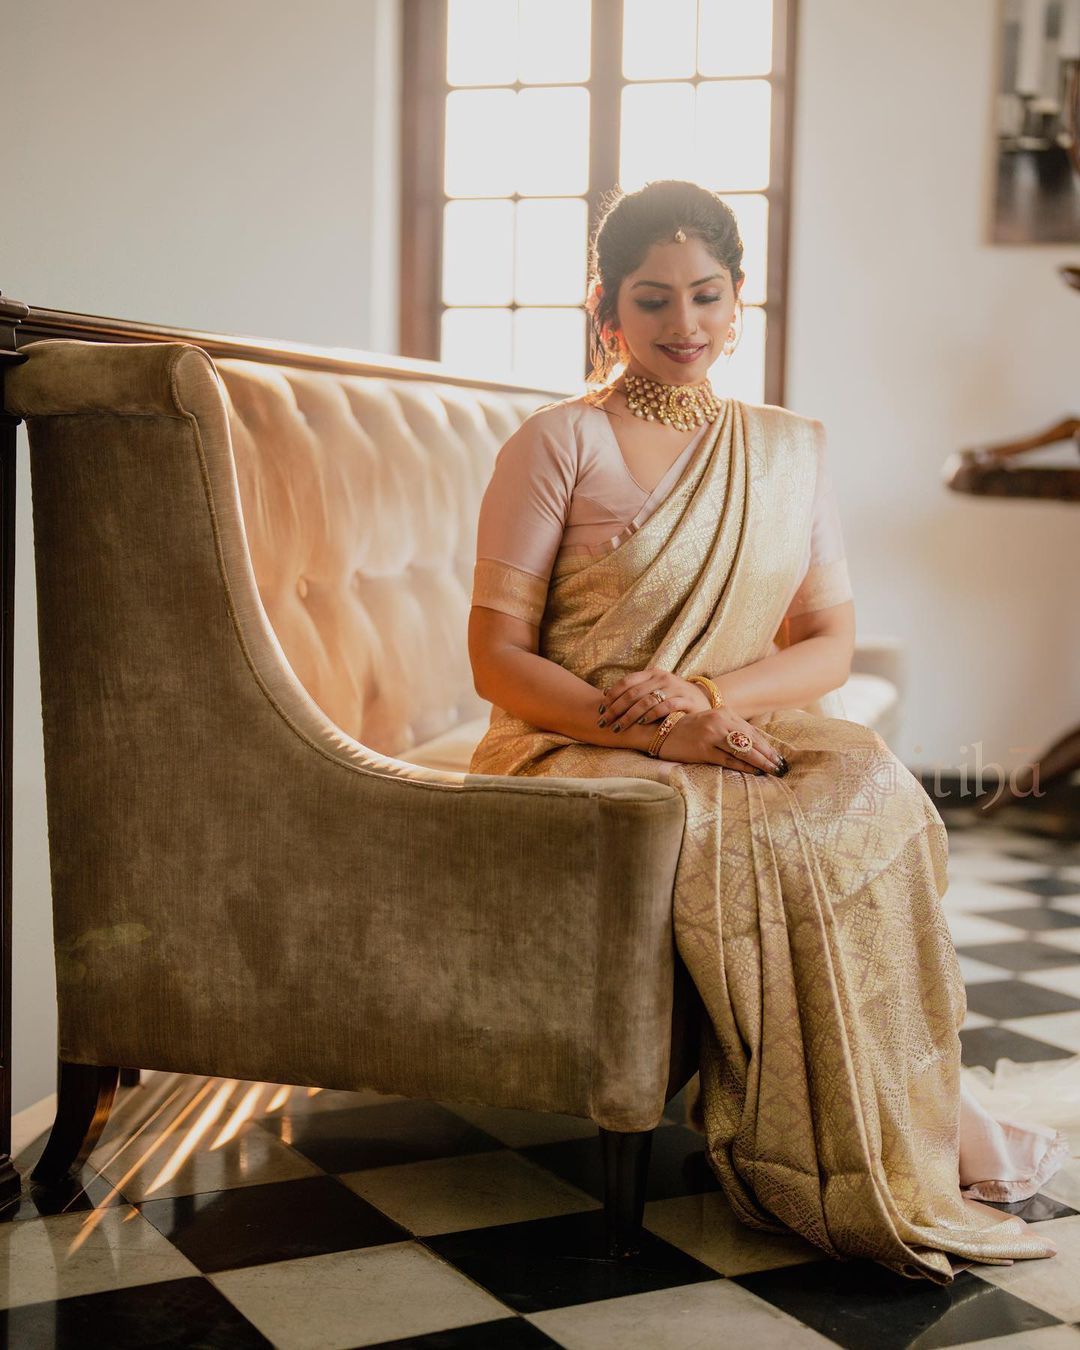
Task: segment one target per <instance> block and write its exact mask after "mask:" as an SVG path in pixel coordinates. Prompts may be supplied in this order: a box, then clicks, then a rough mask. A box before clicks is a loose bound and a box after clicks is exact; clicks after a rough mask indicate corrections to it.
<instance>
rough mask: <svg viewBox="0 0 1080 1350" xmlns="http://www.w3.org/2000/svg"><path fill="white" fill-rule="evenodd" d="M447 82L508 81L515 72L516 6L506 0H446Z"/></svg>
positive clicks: (500, 82)
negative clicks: (447, 3) (447, 5)
mask: <svg viewBox="0 0 1080 1350" xmlns="http://www.w3.org/2000/svg"><path fill="white" fill-rule="evenodd" d="M446 23H447V28H446V78H447V80H448V81H449V82H450V84H510V83H512V82H513V80H514V77H515V76H516V74H517V36H518V34H517V26H518V25H517V6H516V5H514V4H507V3H506V0H450V6H449V10H448V12H447V16H446Z"/></svg>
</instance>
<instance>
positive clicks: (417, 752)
mask: <svg viewBox="0 0 1080 1350" xmlns="http://www.w3.org/2000/svg"><path fill="white" fill-rule="evenodd" d="M489 721H490V714H487V715H485V716H484V717H474V718H472V719H471V720H470V721H468V722H462V723H460V725H458V726H456V727H451V728H450V730H449V731H444V732H443V733H442V734H441V735H439V736H433V737H432V738H431V740H430V741H424V742H423V744H421V745H414V746H412V747H411V748H410V749H408V750H401V751H399V752H398V754H397V755H396V757H395V758H397V759H403V760H404V761H405V762H406V764H419V765H420V767H421V768H424V769H450V770H451V771H453V772H455V773H465V772H467V771H468V768H469V760H470V759H471V758H472V752H473V751H474V750H475V749H476V747H477V745H479V743H480V737H481V736H483V734H484V732H485V731H487V729H488V722H489Z"/></svg>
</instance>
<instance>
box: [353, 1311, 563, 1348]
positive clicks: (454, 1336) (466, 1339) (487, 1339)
mask: <svg viewBox="0 0 1080 1350" xmlns="http://www.w3.org/2000/svg"><path fill="white" fill-rule="evenodd" d="M558 1345H559V1342H558V1341H553V1340H552V1339H551V1337H550V1336H548V1335H547V1334H546V1333H545V1332H543V1331H541V1330H540V1328H539V1327H536V1326H533V1324H532V1323H531V1322H526V1321H525V1319H524V1318H523V1317H499V1318H497V1319H496V1320H495V1321H494V1322H473V1323H472V1324H471V1325H470V1326H467V1327H453V1328H451V1330H449V1331H429V1332H428V1333H427V1335H426V1336H406V1337H405V1338H404V1340H400V1341H380V1342H379V1343H378V1345H369V1346H367V1347H366V1350H546V1347H548V1346H556V1347H558Z"/></svg>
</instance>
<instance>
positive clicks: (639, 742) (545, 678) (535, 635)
mask: <svg viewBox="0 0 1080 1350" xmlns="http://www.w3.org/2000/svg"><path fill="white" fill-rule="evenodd" d="M539 643H540V630H539V628H538V626H537V625H536V624H531V623H527V622H526V621H525V620H524V619H519V618H516V617H515V616H514V615H512V614H504V613H503V612H502V611H501V610H498V609H489V608H488V607H487V606H486V605H473V607H472V609H471V610H470V611H469V660H470V662H471V663H472V669H473V685H474V687H475V689H476V692H477V693H478V694H479V695H480V697H481V698H484V699H487V700H488V702H489V703H494V704H495V706H496V707H498V708H504V709H505V710H506V711H507V712H508V713H510V714H511V715H512V716H513V717H520V718H521V719H522V721H524V722H529V723H531V724H532V725H533V726H534V727H540V728H541V729H542V730H544V731H555V732H558V733H559V734H560V735H562V736H570V737H572V738H573V739H574V740H576V741H586V742H587V743H588V744H590V745H611V746H616V745H622V746H629V747H630V748H631V749H633V750H647V749H648V747H649V745H650V744H651V742H652V739H653V737H654V736H655V735H656V727H655V726H653V725H651V724H650V723H642V724H641V725H640V726H639V725H636V724H635V725H633V726H628V727H624V728H623V730H622V731H612V730H611V727H610V726H606V727H598V726H597V725H596V723H597V721H598V720H599V717H600V713H599V712H598V711H597V710H598V708H599V706H600V704H601V703H603V701H604V698H603V695H602V693H601V692H600V690H599V689H596V688H594V687H593V686H592V685H591V684H589V683H588V682H587V681H585V680H582V679H580V678H579V677H578V676H577V675H574V674H573V673H572V672H571V671H569V670H567V669H566V668H565V667H564V666H560V665H558V664H557V663H556V662H554V661H549V660H548V659H547V657H545V656H540V655H539V654H538V651H537V649H538V647H539ZM748 669H749V667H748Z"/></svg>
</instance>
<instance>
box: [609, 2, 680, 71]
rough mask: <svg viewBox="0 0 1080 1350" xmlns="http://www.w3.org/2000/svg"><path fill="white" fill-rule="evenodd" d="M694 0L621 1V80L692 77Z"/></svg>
mask: <svg viewBox="0 0 1080 1350" xmlns="http://www.w3.org/2000/svg"><path fill="white" fill-rule="evenodd" d="M696 30H697V0H664V3H663V5H658V4H657V3H656V0H625V3H624V4H623V60H622V64H623V77H624V78H625V79H627V80H677V79H679V78H680V77H685V76H689V75H693V73H694V66H695V59H694V58H695V51H694V48H695V44H696V42H697V31H696Z"/></svg>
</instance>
